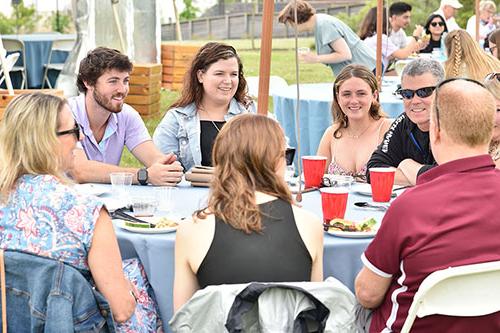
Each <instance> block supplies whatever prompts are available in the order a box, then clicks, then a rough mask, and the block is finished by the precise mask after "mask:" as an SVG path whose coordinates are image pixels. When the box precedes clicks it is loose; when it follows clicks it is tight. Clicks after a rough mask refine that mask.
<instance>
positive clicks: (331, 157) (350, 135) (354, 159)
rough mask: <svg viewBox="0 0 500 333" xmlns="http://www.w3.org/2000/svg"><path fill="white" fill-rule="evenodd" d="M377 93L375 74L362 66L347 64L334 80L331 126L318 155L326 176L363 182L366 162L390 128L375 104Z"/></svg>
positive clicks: (326, 132) (321, 143) (322, 140)
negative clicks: (324, 158) (336, 175)
mask: <svg viewBox="0 0 500 333" xmlns="http://www.w3.org/2000/svg"><path fill="white" fill-rule="evenodd" d="M378 90H379V89H378V84H377V79H376V78H375V75H373V73H372V72H371V71H370V70H369V69H368V68H366V67H364V66H360V65H349V66H347V67H345V68H344V69H343V70H342V72H340V74H339V75H338V76H337V78H336V79H335V83H334V85H333V103H332V117H333V119H334V123H333V125H332V126H330V127H328V128H327V129H326V131H325V134H324V135H323V138H322V139H321V141H320V143H319V147H318V153H317V154H318V155H321V156H326V158H327V170H326V171H327V172H328V173H330V174H339V175H349V176H353V177H356V178H358V180H364V179H365V174H366V163H367V162H368V160H369V159H370V156H371V155H372V153H373V151H374V150H375V148H377V146H378V144H379V143H380V142H381V141H382V138H383V136H384V134H385V132H386V131H387V130H388V129H389V127H390V125H391V120H390V119H388V118H386V117H385V114H384V113H383V112H382V108H381V107H380V104H379V102H378Z"/></svg>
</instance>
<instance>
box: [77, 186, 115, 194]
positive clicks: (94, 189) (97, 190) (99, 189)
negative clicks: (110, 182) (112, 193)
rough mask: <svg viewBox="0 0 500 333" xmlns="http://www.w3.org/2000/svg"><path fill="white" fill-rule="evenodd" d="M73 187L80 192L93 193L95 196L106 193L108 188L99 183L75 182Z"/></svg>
mask: <svg viewBox="0 0 500 333" xmlns="http://www.w3.org/2000/svg"><path fill="white" fill-rule="evenodd" d="M75 188H76V190H77V191H78V192H80V193H83V194H89V195H95V196H97V197H98V196H100V195H103V194H104V193H108V192H109V190H110V188H109V186H106V185H99V184H76V185H75Z"/></svg>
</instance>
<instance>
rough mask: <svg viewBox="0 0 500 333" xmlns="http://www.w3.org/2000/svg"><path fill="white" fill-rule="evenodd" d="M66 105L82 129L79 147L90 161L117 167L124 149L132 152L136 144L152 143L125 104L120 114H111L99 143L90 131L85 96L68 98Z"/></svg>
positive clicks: (136, 117) (144, 128)
mask: <svg viewBox="0 0 500 333" xmlns="http://www.w3.org/2000/svg"><path fill="white" fill-rule="evenodd" d="M68 104H69V107H70V109H71V111H72V112H73V116H74V117H75V120H76V122H77V123H78V124H80V126H81V127H82V130H83V140H82V141H81V148H83V150H84V151H85V154H86V155H87V158H88V159H89V160H93V161H98V162H103V163H108V164H114V165H119V164H120V159H121V157H122V151H123V147H124V146H127V148H128V150H130V151H132V150H133V149H134V148H135V147H137V146H138V145H139V144H141V143H143V142H145V141H148V140H151V136H150V135H149V133H148V130H147V128H146V126H145V125H144V122H143V121H142V119H141V116H140V115H139V113H138V112H137V111H135V110H134V108H132V107H131V106H130V105H128V104H123V108H122V111H121V112H120V113H111V116H110V117H109V120H108V124H107V126H106V131H105V132H104V137H103V138H102V140H101V142H99V143H98V142H97V141H96V139H95V137H94V134H93V133H92V130H91V129H90V124H89V119H88V117H87V112H86V110H85V94H81V95H79V96H77V97H73V98H70V99H68Z"/></svg>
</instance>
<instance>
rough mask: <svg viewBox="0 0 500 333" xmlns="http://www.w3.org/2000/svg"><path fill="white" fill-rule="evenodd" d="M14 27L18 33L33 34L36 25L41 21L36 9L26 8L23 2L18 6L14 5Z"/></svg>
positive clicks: (12, 18) (12, 19) (12, 17)
mask: <svg viewBox="0 0 500 333" xmlns="http://www.w3.org/2000/svg"><path fill="white" fill-rule="evenodd" d="M12 9H13V11H12V16H11V18H10V20H11V23H12V25H13V26H14V27H15V31H16V32H17V33H31V32H33V31H34V30H35V26H36V23H37V22H38V20H39V19H40V17H39V15H37V14H36V11H35V7H34V6H33V5H32V6H29V7H26V6H25V5H24V3H23V2H22V1H20V2H19V4H17V5H12Z"/></svg>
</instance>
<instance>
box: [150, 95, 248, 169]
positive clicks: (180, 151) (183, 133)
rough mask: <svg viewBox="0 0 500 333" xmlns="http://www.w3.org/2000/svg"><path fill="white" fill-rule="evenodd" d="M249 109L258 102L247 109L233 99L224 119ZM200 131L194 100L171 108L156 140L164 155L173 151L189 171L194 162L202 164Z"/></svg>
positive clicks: (154, 137) (162, 122)
mask: <svg viewBox="0 0 500 333" xmlns="http://www.w3.org/2000/svg"><path fill="white" fill-rule="evenodd" d="M246 112H252V113H255V104H254V103H252V104H250V106H248V108H245V107H244V106H243V105H242V104H240V103H238V102H237V101H236V99H234V98H233V99H231V102H230V104H229V111H228V113H227V114H226V115H225V116H224V120H225V121H228V120H229V119H231V118H232V117H234V116H236V115H239V114H241V113H246ZM200 133H201V126H200V117H199V115H198V112H197V110H196V106H195V104H194V103H191V104H189V105H187V106H185V107H175V108H173V109H170V110H169V111H168V112H167V113H166V114H165V117H163V119H162V120H161V122H160V124H159V125H158V127H157V128H156V130H155V132H154V135H153V141H154V143H155V145H156V146H157V147H158V148H159V149H160V150H161V151H162V152H163V153H164V154H168V153H174V154H175V155H176V156H177V160H178V161H179V162H181V164H182V166H183V167H184V171H188V170H189V169H191V167H193V166H194V165H200V164H201V147H200Z"/></svg>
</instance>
